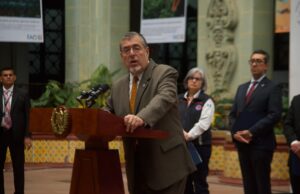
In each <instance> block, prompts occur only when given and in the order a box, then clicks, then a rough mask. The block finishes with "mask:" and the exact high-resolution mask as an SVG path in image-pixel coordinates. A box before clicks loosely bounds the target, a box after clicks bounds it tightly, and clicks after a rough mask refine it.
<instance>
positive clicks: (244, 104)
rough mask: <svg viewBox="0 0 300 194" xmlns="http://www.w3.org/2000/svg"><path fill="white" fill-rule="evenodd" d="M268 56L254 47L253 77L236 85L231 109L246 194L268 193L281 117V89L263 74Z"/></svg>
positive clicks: (266, 67) (233, 132)
mask: <svg viewBox="0 0 300 194" xmlns="http://www.w3.org/2000/svg"><path fill="white" fill-rule="evenodd" d="M268 61H269V56H268V53H267V52H265V51H263V50H256V51H254V52H253V53H252V55H251V58H250V60H249V65H250V70H251V73H252V79H251V81H250V82H246V83H244V84H242V85H240V86H239V87H238V90H237V93H236V96H235V99H234V103H233V107H232V110H231V112H230V115H229V117H230V124H231V133H232V136H233V141H234V142H235V144H236V147H237V151H238V156H239V161H240V167H241V172H242V177H243V185H244V192H245V194H271V183H270V173H271V162H272V157H273V152H274V149H275V146H276V141H275V135H274V131H273V127H274V125H275V124H276V122H277V121H278V120H279V119H280V117H281V111H282V103H281V90H280V88H279V87H278V86H277V85H275V84H274V83H273V82H272V81H271V80H269V79H268V78H267V77H266V72H267V69H268Z"/></svg>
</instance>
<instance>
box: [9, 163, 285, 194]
mask: <svg viewBox="0 0 300 194" xmlns="http://www.w3.org/2000/svg"><path fill="white" fill-rule="evenodd" d="M71 174H72V169H71V168H48V169H34V170H26V171H25V177H26V182H25V193H26V194H69V188H70V180H71ZM123 174H124V173H123ZM123 177H125V176H123ZM4 178H5V191H6V194H12V193H13V191H14V190H13V175H12V171H11V170H8V171H5V172H4ZM208 181H209V185H210V193H211V194H229V193H230V194H242V193H243V191H242V187H241V186H234V185H228V184H223V183H220V182H219V181H218V177H217V176H215V175H211V176H209V178H208ZM124 182H126V180H124ZM272 190H273V193H274V194H275V193H288V192H287V191H289V187H288V186H280V187H273V188H272Z"/></svg>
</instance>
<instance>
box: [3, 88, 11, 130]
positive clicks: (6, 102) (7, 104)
mask: <svg viewBox="0 0 300 194" xmlns="http://www.w3.org/2000/svg"><path fill="white" fill-rule="evenodd" d="M10 98H11V94H10V93H9V90H6V91H5V92H4V114H5V115H4V117H3V120H2V126H3V127H4V128H6V129H10V128H11V126H12V122H11V117H10V108H11V104H10V102H9V101H10Z"/></svg>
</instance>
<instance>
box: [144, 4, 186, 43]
mask: <svg viewBox="0 0 300 194" xmlns="http://www.w3.org/2000/svg"><path fill="white" fill-rule="evenodd" d="M141 6H142V7H141V30H140V32H141V34H143V36H145V38H146V40H147V42H148V43H172V42H184V41H185V31H186V12H187V0H142V5H141Z"/></svg>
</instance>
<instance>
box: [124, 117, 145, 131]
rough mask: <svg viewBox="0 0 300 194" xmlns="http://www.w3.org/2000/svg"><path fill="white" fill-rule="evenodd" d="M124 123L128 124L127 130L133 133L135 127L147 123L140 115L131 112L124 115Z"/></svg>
mask: <svg viewBox="0 0 300 194" xmlns="http://www.w3.org/2000/svg"><path fill="white" fill-rule="evenodd" d="M124 124H125V126H126V132H127V133H133V132H134V130H135V129H137V128H138V127H142V126H144V124H145V123H144V121H143V119H141V118H140V117H138V116H136V115H132V114H129V115H126V116H125V117H124Z"/></svg>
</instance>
